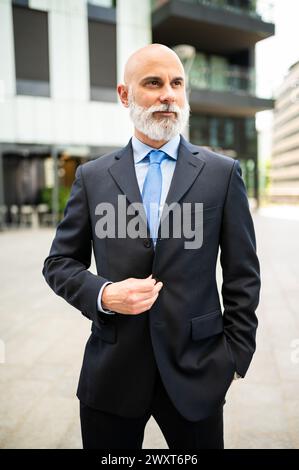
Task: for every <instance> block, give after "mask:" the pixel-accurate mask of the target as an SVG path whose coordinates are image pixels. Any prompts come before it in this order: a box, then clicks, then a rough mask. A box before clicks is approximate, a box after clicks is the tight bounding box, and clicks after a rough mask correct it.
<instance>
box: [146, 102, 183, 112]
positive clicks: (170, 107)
mask: <svg viewBox="0 0 299 470" xmlns="http://www.w3.org/2000/svg"><path fill="white" fill-rule="evenodd" d="M147 112H148V114H153V113H156V112H164V113H176V114H181V112H182V110H181V108H180V107H179V106H178V105H177V104H174V103H172V104H171V103H168V104H166V103H165V104H161V105H158V106H150V107H149V108H148V109H147Z"/></svg>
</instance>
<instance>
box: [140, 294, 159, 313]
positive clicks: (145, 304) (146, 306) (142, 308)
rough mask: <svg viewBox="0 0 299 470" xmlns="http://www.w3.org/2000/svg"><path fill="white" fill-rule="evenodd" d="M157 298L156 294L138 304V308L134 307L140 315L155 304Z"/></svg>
mask: <svg viewBox="0 0 299 470" xmlns="http://www.w3.org/2000/svg"><path fill="white" fill-rule="evenodd" d="M158 296H159V294H156V295H154V296H153V297H151V298H150V299H148V300H144V301H142V302H140V303H139V304H138V306H136V308H137V310H138V311H140V313H141V312H145V311H146V310H149V309H150V308H151V307H152V305H153V304H154V303H155V301H156V300H157V298H158Z"/></svg>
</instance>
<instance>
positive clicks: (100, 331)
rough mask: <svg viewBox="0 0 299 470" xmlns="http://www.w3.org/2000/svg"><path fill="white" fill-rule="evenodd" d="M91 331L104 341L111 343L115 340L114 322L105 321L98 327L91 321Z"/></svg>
mask: <svg viewBox="0 0 299 470" xmlns="http://www.w3.org/2000/svg"><path fill="white" fill-rule="evenodd" d="M91 331H92V332H93V333H94V334H95V335H96V336H98V337H99V338H101V339H102V340H103V341H106V343H111V344H113V343H115V342H116V325H115V324H114V323H106V324H104V325H101V327H100V328H98V327H97V326H96V325H95V324H94V323H92V325H91Z"/></svg>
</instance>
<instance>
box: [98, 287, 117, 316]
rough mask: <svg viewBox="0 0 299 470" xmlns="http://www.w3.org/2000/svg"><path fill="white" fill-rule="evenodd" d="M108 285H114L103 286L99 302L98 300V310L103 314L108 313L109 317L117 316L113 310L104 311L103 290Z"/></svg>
mask: <svg viewBox="0 0 299 470" xmlns="http://www.w3.org/2000/svg"><path fill="white" fill-rule="evenodd" d="M108 284H112V282H109V281H108V282H105V284H103V285H102V287H101V289H100V292H99V295H98V300H97V305H98V310H99V311H100V312H103V313H107V314H108V315H115V312H112V310H104V309H103V307H102V293H103V290H104V289H105V287H106V286H108Z"/></svg>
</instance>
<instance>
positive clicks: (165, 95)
mask: <svg viewBox="0 0 299 470" xmlns="http://www.w3.org/2000/svg"><path fill="white" fill-rule="evenodd" d="M160 101H161V103H173V102H174V101H175V92H174V90H173V88H172V87H171V86H170V85H168V86H165V87H164V88H163V90H162V93H161V95H160Z"/></svg>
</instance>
